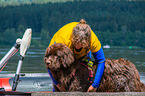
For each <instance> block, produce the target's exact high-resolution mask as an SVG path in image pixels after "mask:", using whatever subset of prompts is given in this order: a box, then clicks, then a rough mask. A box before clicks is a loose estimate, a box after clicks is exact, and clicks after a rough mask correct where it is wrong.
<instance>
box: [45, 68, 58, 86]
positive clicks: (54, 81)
mask: <svg viewBox="0 0 145 96" xmlns="http://www.w3.org/2000/svg"><path fill="white" fill-rule="evenodd" d="M47 71H48V73H49V75H50V77H51V79H52V81H53V83H54V84H55V85H57V84H58V82H57V81H56V80H55V79H54V78H53V76H52V74H51V72H50V69H47Z"/></svg>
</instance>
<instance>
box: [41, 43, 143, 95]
mask: <svg viewBox="0 0 145 96" xmlns="http://www.w3.org/2000/svg"><path fill="white" fill-rule="evenodd" d="M44 63H45V65H46V68H47V69H50V71H51V73H52V76H53V78H54V79H55V80H56V81H58V84H59V87H58V86H56V85H55V84H53V86H54V88H55V91H81V92H86V91H87V89H88V87H89V86H90V84H89V80H88V78H89V72H88V69H87V68H86V67H85V66H83V65H82V64H80V62H78V61H77V60H75V59H74V56H73V52H72V51H71V50H70V49H69V48H68V47H67V46H66V45H64V44H61V43H56V44H53V45H51V46H50V47H48V48H47V49H46V52H45V57H44ZM96 70H97V65H94V66H93V73H94V75H95V72H96ZM61 89H63V90H61ZM133 91H134V92H142V91H145V85H144V84H143V83H141V82H140V76H139V72H138V70H137V69H136V67H135V65H134V64H133V63H131V62H130V61H127V60H124V59H117V60H114V59H106V63H105V70H104V74H103V76H102V79H101V82H100V86H99V88H97V92H133Z"/></svg>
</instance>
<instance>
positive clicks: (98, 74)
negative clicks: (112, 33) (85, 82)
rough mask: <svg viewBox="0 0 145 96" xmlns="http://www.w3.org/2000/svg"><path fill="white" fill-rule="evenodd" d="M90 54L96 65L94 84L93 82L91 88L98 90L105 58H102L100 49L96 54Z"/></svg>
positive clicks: (102, 54)
mask: <svg viewBox="0 0 145 96" xmlns="http://www.w3.org/2000/svg"><path fill="white" fill-rule="evenodd" d="M92 54H93V56H94V58H95V61H96V62H97V63H98V67H97V71H96V75H95V79H94V82H93V84H92V86H93V87H94V88H98V87H99V85H100V81H101V78H102V75H103V73H104V68H105V56H104V53H103V49H102V48H101V49H100V50H99V51H98V52H94V53H92Z"/></svg>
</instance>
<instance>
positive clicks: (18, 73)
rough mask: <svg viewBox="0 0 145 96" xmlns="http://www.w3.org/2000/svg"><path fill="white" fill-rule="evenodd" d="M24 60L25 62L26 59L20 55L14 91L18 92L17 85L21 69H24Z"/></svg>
mask: <svg viewBox="0 0 145 96" xmlns="http://www.w3.org/2000/svg"><path fill="white" fill-rule="evenodd" d="M23 60H24V57H23V56H21V55H20V59H19V62H18V66H17V71H16V74H15V78H14V80H13V86H12V91H15V90H16V88H17V85H18V83H19V76H20V71H21V67H22V64H23Z"/></svg>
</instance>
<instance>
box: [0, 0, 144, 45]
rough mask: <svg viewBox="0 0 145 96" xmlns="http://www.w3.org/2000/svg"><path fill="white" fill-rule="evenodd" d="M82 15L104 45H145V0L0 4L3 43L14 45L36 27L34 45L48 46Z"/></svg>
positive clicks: (0, 43) (33, 33) (76, 0)
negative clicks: (59, 33)
mask: <svg viewBox="0 0 145 96" xmlns="http://www.w3.org/2000/svg"><path fill="white" fill-rule="evenodd" d="M82 18H83V19H85V20H86V21H87V23H88V24H89V25H90V26H91V28H92V30H93V31H94V32H95V34H96V35H97V36H98V38H99V40H100V41H101V43H102V45H106V44H109V45H111V46H140V47H145V43H144V42H145V2H144V1H136V2H135V1H132V2H129V1H122V2H120V1H111V2H110V1H104V0H103V1H96V0H94V1H93V0H91V1H81V0H80V1H79V0H74V2H63V3H46V4H29V5H27V4H26V5H21V6H7V7H0V45H13V44H14V43H15V40H16V39H17V38H21V37H22V35H23V33H24V31H25V30H26V29H27V28H32V31H33V32H32V43H31V46H32V47H33V46H34V47H46V46H48V44H49V42H50V39H51V38H52V36H53V35H54V34H55V32H56V31H57V30H59V28H61V27H62V26H63V25H65V24H67V23H69V22H74V21H79V20H80V19H82ZM33 37H37V39H36V38H33ZM38 38H39V39H38Z"/></svg>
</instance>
